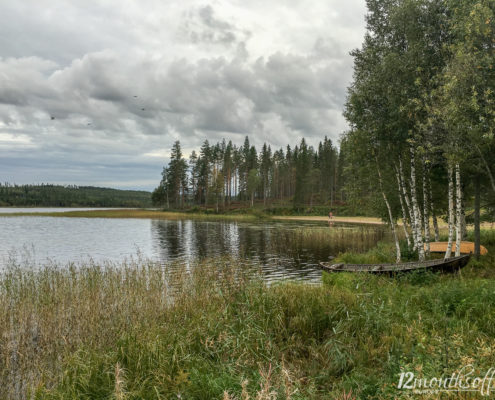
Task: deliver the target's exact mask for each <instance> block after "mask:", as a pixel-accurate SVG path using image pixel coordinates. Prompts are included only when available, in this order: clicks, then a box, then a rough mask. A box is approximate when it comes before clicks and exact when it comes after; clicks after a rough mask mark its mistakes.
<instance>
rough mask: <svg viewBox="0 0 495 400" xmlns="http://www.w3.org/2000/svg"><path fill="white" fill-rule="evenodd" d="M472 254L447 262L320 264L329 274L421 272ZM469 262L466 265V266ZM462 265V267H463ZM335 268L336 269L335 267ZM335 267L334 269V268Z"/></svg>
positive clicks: (450, 259) (442, 260)
mask: <svg viewBox="0 0 495 400" xmlns="http://www.w3.org/2000/svg"><path fill="white" fill-rule="evenodd" d="M470 257H471V254H464V255H460V256H457V257H451V258H449V259H447V260H445V259H443V258H439V259H435V260H428V261H409V262H405V263H398V264H394V263H385V264H344V263H337V264H332V265H328V264H329V263H328V262H320V268H322V269H323V270H325V271H328V272H378V273H380V272H400V271H412V270H421V269H424V268H431V267H436V266H449V265H450V264H454V263H456V262H457V261H461V260H464V259H467V261H469V258H470ZM466 264H467V262H466V263H465V264H464V265H466ZM464 265H462V266H461V267H463V266H464ZM333 266H335V267H333ZM332 267H333V268H332Z"/></svg>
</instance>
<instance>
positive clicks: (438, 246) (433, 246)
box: [424, 242, 488, 256]
mask: <svg viewBox="0 0 495 400" xmlns="http://www.w3.org/2000/svg"><path fill="white" fill-rule="evenodd" d="M447 245H448V242H431V243H430V253H445V252H446V251H447ZM424 247H425V250H426V244H425V245H424ZM455 247H456V246H455V242H454V243H452V254H454V253H455ZM469 253H473V254H474V243H473V242H461V254H469ZM487 253H488V250H487V249H486V247H485V246H480V254H481V255H482V256H484V255H485V254H487Z"/></svg>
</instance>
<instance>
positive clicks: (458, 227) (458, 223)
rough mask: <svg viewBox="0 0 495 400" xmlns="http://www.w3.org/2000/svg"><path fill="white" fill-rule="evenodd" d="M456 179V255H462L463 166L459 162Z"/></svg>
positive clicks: (456, 166) (456, 167)
mask: <svg viewBox="0 0 495 400" xmlns="http://www.w3.org/2000/svg"><path fill="white" fill-rule="evenodd" d="M455 180H456V205H457V210H456V211H457V213H456V214H457V215H456V227H455V256H456V257H459V256H460V255H461V240H462V188H461V168H460V167H459V163H456V165H455Z"/></svg>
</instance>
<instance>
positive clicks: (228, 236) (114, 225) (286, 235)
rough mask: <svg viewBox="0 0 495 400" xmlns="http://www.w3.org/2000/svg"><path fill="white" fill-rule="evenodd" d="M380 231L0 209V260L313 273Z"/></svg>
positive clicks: (303, 276)
mask: <svg viewBox="0 0 495 400" xmlns="http://www.w3.org/2000/svg"><path fill="white" fill-rule="evenodd" d="M9 210H14V209H9ZM17 210H19V209H17ZM45 210H46V209H29V212H36V211H45ZM59 210H60V209H59ZM62 210H64V211H67V209H62ZM0 212H3V209H0ZM11 212H14V211H11ZM384 235H385V231H384V228H383V227H380V226H369V225H368V226H360V225H356V224H349V225H345V224H340V225H337V224H336V225H333V226H328V224H327V223H326V222H301V221H261V222H258V221H256V222H246V221H242V222H241V221H210V220H208V221H204V220H193V219H191V220H161V219H160V220H157V219H110V218H108V219H107V218H65V217H36V216H16V217H0V264H2V265H3V266H5V265H6V264H7V263H9V260H12V259H15V260H17V262H20V263H21V264H22V265H39V264H42V263H47V262H48V263H52V264H57V265H64V264H67V263H69V262H84V261H88V260H89V259H92V260H94V261H96V262H106V261H110V262H121V261H123V260H124V259H129V258H131V257H134V258H136V257H137V256H138V255H140V256H143V257H145V258H149V259H151V260H154V261H157V262H160V263H167V262H170V261H179V264H189V263H191V262H194V261H195V260H197V259H200V258H205V257H217V256H229V257H233V258H236V259H241V260H243V261H244V262H245V265H246V268H259V267H260V266H261V269H262V273H263V276H264V277H265V278H266V279H267V280H269V281H276V280H280V279H287V278H291V279H298V280H307V281H314V280H319V279H320V276H321V271H320V270H319V269H318V267H317V265H318V262H320V261H324V260H328V258H329V257H330V256H335V255H337V254H338V253H339V252H342V251H347V250H355V251H363V250H366V249H367V248H370V247H372V246H374V245H375V244H376V242H377V241H378V240H380V239H382V238H383V237H384Z"/></svg>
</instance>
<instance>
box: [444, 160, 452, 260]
mask: <svg viewBox="0 0 495 400" xmlns="http://www.w3.org/2000/svg"><path fill="white" fill-rule="evenodd" d="M453 173H454V171H453V168H452V165H450V163H449V165H448V167H447V175H448V179H449V238H448V241H447V251H446V252H445V257H444V258H445V259H447V258H450V257H451V256H452V240H453V238H454V178H453V176H452V175H453Z"/></svg>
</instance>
